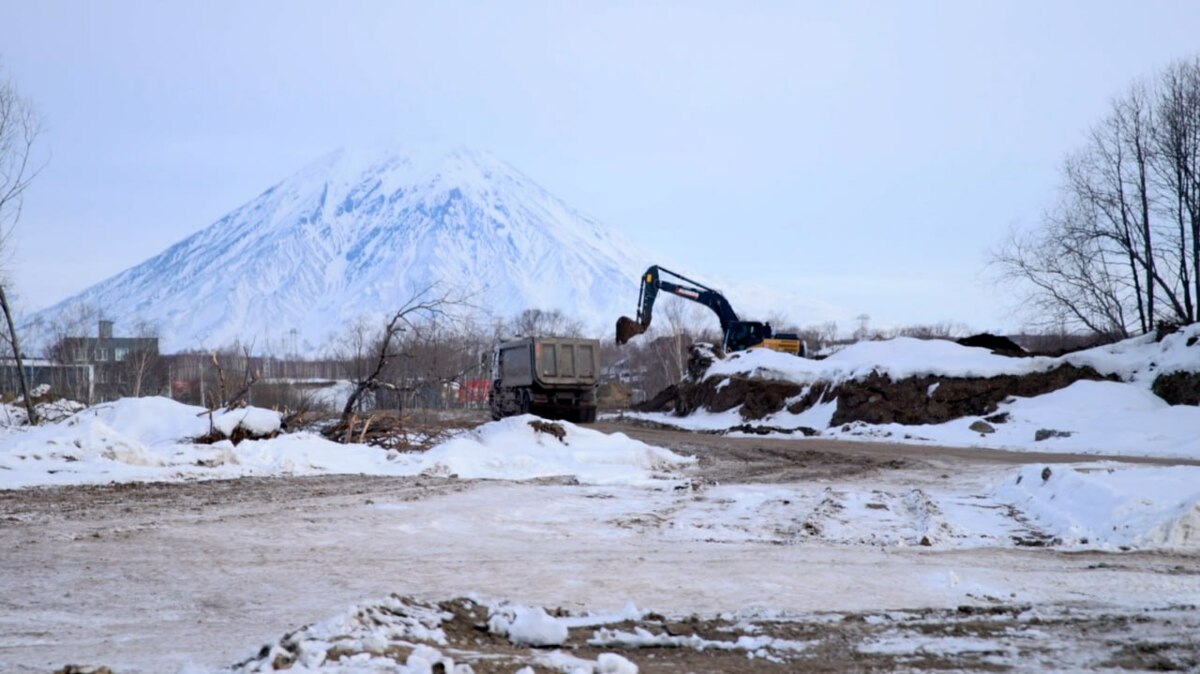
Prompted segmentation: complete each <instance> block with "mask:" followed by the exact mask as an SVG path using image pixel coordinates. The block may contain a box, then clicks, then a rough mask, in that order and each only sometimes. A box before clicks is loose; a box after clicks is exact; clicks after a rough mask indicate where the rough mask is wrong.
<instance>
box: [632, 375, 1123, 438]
mask: <svg viewBox="0 0 1200 674" xmlns="http://www.w3.org/2000/svg"><path fill="white" fill-rule="evenodd" d="M1106 379H1107V380H1111V379H1113V377H1105V376H1103V375H1101V374H1100V373H1099V372H1097V371H1096V370H1094V369H1092V368H1090V367H1075V366H1074V365H1061V366H1059V367H1057V368H1055V369H1053V370H1048V371H1045V372H1033V373H1030V374H1024V375H1019V376H1018V375H1003V376H999V377H988V378H984V377H937V376H925V377H910V378H907V379H900V380H893V379H892V378H891V377H889V376H888V375H881V374H878V373H875V372H872V373H871V374H870V375H868V376H867V377H865V378H863V379H857V380H850V381H845V382H842V383H840V384H832V383H830V382H817V383H814V384H810V385H802V384H797V383H794V382H787V381H777V380H763V379H751V378H748V377H739V376H733V377H727V378H726V377H709V378H708V379H705V380H704V381H702V382H700V383H699V384H696V383H692V382H688V381H683V382H680V383H679V384H677V385H674V386H669V387H667V388H666V389H663V390H662V391H660V392H659V394H658V395H656V396H655V397H654V398H652V399H651V400H648V401H646V402H645V403H642V404H641V405H638V406H636V407H635V408H634V409H635V410H637V411H639V412H673V413H674V414H675V415H676V416H687V415H689V414H691V413H692V412H695V411H697V410H701V409H703V410H706V411H708V412H726V411H729V410H731V409H734V408H736V407H738V406H739V405H740V406H741V409H740V410H739V412H740V414H741V417H742V419H744V420H746V421H754V420H758V419H763V418H765V417H767V416H769V415H771V414H775V413H777V412H780V411H782V410H784V409H785V408H786V409H787V411H788V412H790V413H792V414H799V413H800V412H803V411H805V410H807V409H809V408H811V407H813V406H814V405H817V404H819V403H823V402H829V401H832V400H836V401H837V409H836V411H835V412H834V414H833V418H832V420H831V422H830V423H831V424H832V425H834V426H838V425H841V424H846V423H851V422H854V421H862V422H865V423H868V424H887V423H899V424H907V425H916V424H940V423H944V422H946V421H950V420H951V419H957V418H960V417H966V416H985V415H988V414H992V413H993V412H995V411H996V408H997V407H998V406H999V404H1000V403H1001V402H1003V401H1004V400H1005V399H1007V398H1009V397H1010V396H1020V397H1032V396H1038V395H1043V394H1045V393H1050V392H1051V391H1057V390H1059V389H1061V388H1065V387H1067V386H1069V385H1071V384H1073V383H1075V382H1077V381H1080V380H1090V381H1101V380H1106Z"/></svg>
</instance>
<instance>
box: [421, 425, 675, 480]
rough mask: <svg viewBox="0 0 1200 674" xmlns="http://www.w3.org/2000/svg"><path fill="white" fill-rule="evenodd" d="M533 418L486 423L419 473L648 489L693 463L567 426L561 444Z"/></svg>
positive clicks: (425, 459) (442, 449)
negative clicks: (569, 479)
mask: <svg viewBox="0 0 1200 674" xmlns="http://www.w3.org/2000/svg"><path fill="white" fill-rule="evenodd" d="M535 421H538V417H535V416H533V415H529V414H526V415H522V416H517V417H509V418H506V419H502V420H500V421H496V422H492V423H489V424H484V425H483V426H480V427H479V428H477V429H475V430H474V431H472V432H471V433H469V434H467V435H465V436H462V437H458V438H454V439H452V440H449V441H448V442H445V443H443V444H441V445H438V446H437V447H434V448H432V449H430V450H429V451H428V452H425V453H424V454H420V455H416V456H415V457H413V458H412V459H411V460H414V461H415V462H416V463H417V465H419V466H420V471H419V472H423V473H429V474H434V475H457V476H458V477H461V478H501V479H510V480H528V479H532V478H537V477H552V476H561V475H572V476H575V478H576V479H578V480H579V481H580V482H585V483H589V484H649V483H651V482H653V481H654V480H655V478H656V477H658V476H661V474H662V473H664V472H667V471H671V470H675V469H678V468H682V467H684V466H688V465H691V464H694V463H695V461H696V460H695V459H694V458H692V457H684V456H680V455H678V454H675V453H673V452H671V451H669V450H666V449H663V448H661V447H654V446H651V445H647V444H646V443H644V442H640V441H638V440H633V439H631V438H629V437H628V436H626V435H625V434H624V433H613V434H612V435H609V434H607V433H601V432H599V431H595V430H592V429H590V428H584V427H582V426H576V425H575V424H571V423H567V422H563V421H560V422H555V424H556V425H557V426H558V427H560V428H561V429H562V430H563V431H564V436H563V438H562V439H561V440H560V439H558V438H556V437H554V436H553V435H551V434H550V433H544V432H540V431H537V430H534V428H533V427H532V426H531V425H530V424H531V422H535Z"/></svg>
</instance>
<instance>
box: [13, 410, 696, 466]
mask: <svg viewBox="0 0 1200 674" xmlns="http://www.w3.org/2000/svg"><path fill="white" fill-rule="evenodd" d="M536 419H537V417H534V416H531V415H526V416H521V417H511V418H508V419H504V420H502V421H498V422H493V423H489V424H485V425H483V426H481V427H479V428H477V429H475V430H473V431H471V432H469V433H467V434H464V435H462V436H460V437H457V438H453V439H451V440H449V441H448V442H446V443H443V444H441V445H439V446H436V447H433V448H432V449H430V450H428V451H426V452H423V453H422V452H416V453H404V452H396V451H384V450H381V449H378V448H375V447H369V446H366V445H357V444H345V445H344V444H339V443H335V442H331V441H329V440H326V439H325V438H323V437H321V436H319V435H315V434H312V433H294V434H288V435H281V436H278V437H275V438H270V439H260V440H245V441H242V442H240V443H238V444H237V445H234V444H233V443H232V442H230V441H228V440H225V441H219V442H216V443H213V444H211V445H206V444H197V443H195V442H193V439H194V438H197V437H199V436H202V435H205V434H207V433H208V432H209V431H210V430H211V429H212V428H215V429H217V430H219V431H221V432H222V433H223V434H225V435H227V436H228V435H230V434H232V432H233V430H234V429H235V428H236V427H238V426H241V427H242V428H244V429H247V430H248V431H250V432H251V433H253V434H255V435H265V434H270V433H274V432H275V431H278V430H279V422H280V419H279V414H278V413H277V412H273V411H271V410H264V409H260V408H253V407H251V408H246V409H238V410H233V411H230V412H222V413H217V414H215V415H214V416H213V419H212V426H211V427H210V425H209V415H208V412H207V410H205V409H204V408H200V407H194V406H190V405H184V404H181V403H178V402H175V401H173V400H169V399H166V398H130V399H123V400H119V401H116V402H113V403H106V404H103V405H98V406H96V407H93V408H89V409H86V410H84V411H82V412H79V413H77V414H75V415H74V416H71V417H69V418H67V419H65V420H63V421H60V422H57V423H52V424H46V425H43V426H38V427H35V428H28V427H15V428H10V429H9V430H8V432H7V434H5V435H2V436H0V488H15V487H29V486H36V485H67V484H98V483H99V484H102V483H107V482H128V481H175V480H194V479H213V478H232V477H242V476H262V475H319V474H336V473H360V474H364V475H417V474H429V475H439V476H458V477H462V478H491V479H516V480H524V479H532V478H537V477H553V476H566V477H574V478H575V479H577V480H578V481H580V482H584V483H596V484H650V483H653V482H655V481H656V480H660V479H663V478H668V477H669V476H670V473H671V472H672V471H674V470H677V469H679V468H682V467H685V466H687V465H690V464H691V463H693V461H694V460H693V459H690V458H688V457H684V456H680V455H677V454H674V453H673V452H670V451H668V450H665V449H661V448H657V447H651V446H649V445H646V444H645V443H642V442H638V441H636V440H632V439H630V438H628V437H626V436H625V435H622V434H614V435H607V434H604V433H600V432H598V431H595V430H592V429H589V428H583V427H580V426H576V425H574V424H570V423H566V422H559V423H560V426H561V427H562V428H563V429H564V431H565V433H566V434H565V436H564V438H563V440H559V439H557V438H555V437H553V436H551V435H548V434H546V433H539V432H537V431H535V430H533V428H532V427H530V425H529V422H530V421H534V420H536Z"/></svg>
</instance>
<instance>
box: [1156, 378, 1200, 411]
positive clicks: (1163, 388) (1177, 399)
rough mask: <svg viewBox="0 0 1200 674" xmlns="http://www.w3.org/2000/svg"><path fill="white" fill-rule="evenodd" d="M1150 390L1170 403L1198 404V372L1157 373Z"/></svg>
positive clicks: (1199, 382)
mask: <svg viewBox="0 0 1200 674" xmlns="http://www.w3.org/2000/svg"><path fill="white" fill-rule="evenodd" d="M1150 390H1151V391H1154V395H1156V396H1158V397H1159V398H1162V399H1163V400H1165V401H1167V402H1169V403H1171V404H1172V405H1200V372H1172V373H1171V374H1162V375H1159V376H1158V378H1157V379H1155V380H1154V386H1152V387H1151V388H1150Z"/></svg>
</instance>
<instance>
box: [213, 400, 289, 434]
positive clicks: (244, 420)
mask: <svg viewBox="0 0 1200 674" xmlns="http://www.w3.org/2000/svg"><path fill="white" fill-rule="evenodd" d="M282 421H283V418H282V417H281V416H280V414H279V412H276V411H274V410H266V409H263V408H261V407H244V408H241V409H235V410H228V411H222V412H218V413H214V414H213V419H212V423H213V428H215V429H216V430H218V431H220V432H221V434H222V435H224V436H225V437H227V438H229V437H233V434H234V432H235V431H237V430H238V429H239V428H240V429H242V431H243V432H245V433H247V434H249V435H250V436H251V437H264V436H268V435H271V434H272V433H278V432H279V428H280V426H281V424H282Z"/></svg>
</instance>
